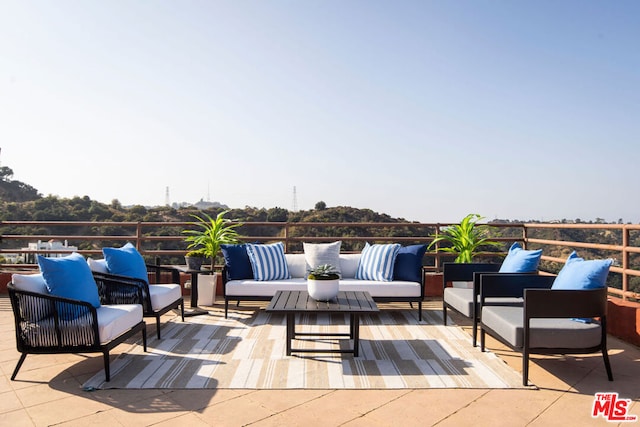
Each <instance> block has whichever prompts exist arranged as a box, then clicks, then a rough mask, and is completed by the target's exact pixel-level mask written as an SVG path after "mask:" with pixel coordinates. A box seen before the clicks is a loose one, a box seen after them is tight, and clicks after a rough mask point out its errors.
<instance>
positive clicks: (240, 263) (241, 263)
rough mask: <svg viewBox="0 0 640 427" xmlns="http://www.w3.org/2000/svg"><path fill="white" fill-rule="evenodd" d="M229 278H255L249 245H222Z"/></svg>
mask: <svg viewBox="0 0 640 427" xmlns="http://www.w3.org/2000/svg"><path fill="white" fill-rule="evenodd" d="M220 249H221V250H222V256H223V257H224V263H225V265H226V267H227V278H228V279H229V280H242V279H253V270H252V269H251V260H250V259H249V254H248V253H247V245H245V244H240V245H220Z"/></svg>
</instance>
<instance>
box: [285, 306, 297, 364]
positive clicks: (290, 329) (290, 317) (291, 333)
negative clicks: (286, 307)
mask: <svg viewBox="0 0 640 427" xmlns="http://www.w3.org/2000/svg"><path fill="white" fill-rule="evenodd" d="M295 316H296V315H295V314H293V313H287V356H291V341H293V338H294V337H295V336H296V332H295V329H296V326H295V318H296V317H295Z"/></svg>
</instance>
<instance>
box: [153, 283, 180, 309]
mask: <svg viewBox="0 0 640 427" xmlns="http://www.w3.org/2000/svg"><path fill="white" fill-rule="evenodd" d="M181 296H182V289H181V288H180V285H176V284H159V285H149V297H150V299H151V308H153V310H154V311H157V310H160V309H161V308H164V307H166V306H168V305H169V304H170V303H172V302H174V301H176V300H177V299H178V298H180V297H181Z"/></svg>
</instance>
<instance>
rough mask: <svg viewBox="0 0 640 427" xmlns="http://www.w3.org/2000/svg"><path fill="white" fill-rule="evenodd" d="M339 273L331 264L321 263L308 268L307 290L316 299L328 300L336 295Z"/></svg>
mask: <svg viewBox="0 0 640 427" xmlns="http://www.w3.org/2000/svg"><path fill="white" fill-rule="evenodd" d="M339 284H340V275H339V274H338V270H336V268H335V267H334V266H332V265H331V264H322V265H319V266H317V267H315V268H312V269H311V270H309V272H308V274H307V292H308V293H309V295H310V296H311V298H313V299H315V300H318V301H329V300H332V299H334V298H335V297H336V296H337V295H338V290H339Z"/></svg>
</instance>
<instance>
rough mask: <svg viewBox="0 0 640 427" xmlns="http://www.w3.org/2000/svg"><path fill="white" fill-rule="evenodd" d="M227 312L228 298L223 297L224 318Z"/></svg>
mask: <svg viewBox="0 0 640 427" xmlns="http://www.w3.org/2000/svg"><path fill="white" fill-rule="evenodd" d="M228 314H229V300H228V299H226V298H225V299H224V318H225V319H226V318H227V315H228Z"/></svg>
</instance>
